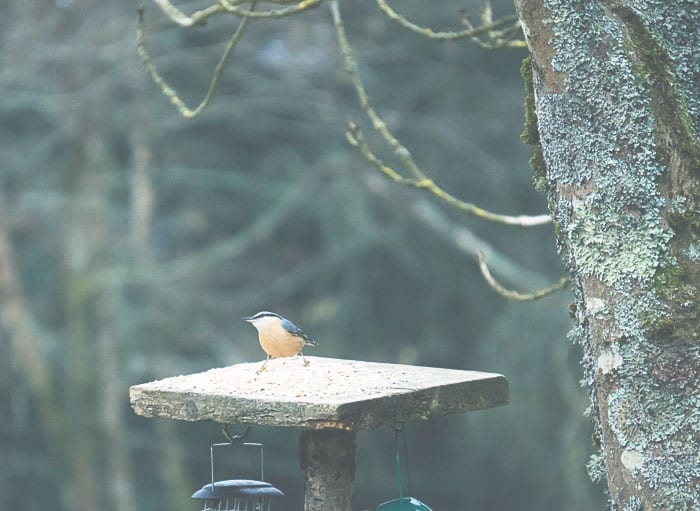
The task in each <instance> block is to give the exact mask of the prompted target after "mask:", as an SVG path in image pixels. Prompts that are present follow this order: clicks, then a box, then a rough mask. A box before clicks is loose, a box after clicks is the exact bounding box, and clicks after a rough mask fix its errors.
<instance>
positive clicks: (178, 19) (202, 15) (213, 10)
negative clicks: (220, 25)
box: [139, 0, 224, 27]
mask: <svg viewBox="0 0 700 511" xmlns="http://www.w3.org/2000/svg"><path fill="white" fill-rule="evenodd" d="M153 1H154V2H155V3H156V4H158V6H159V7H160V8H161V10H162V11H163V13H165V15H166V16H167V17H168V18H170V20H171V21H172V22H173V23H177V24H178V25H180V26H183V27H192V26H195V25H201V24H203V23H205V22H206V20H207V19H208V18H211V17H212V16H214V15H216V14H219V13H222V12H224V9H223V7H221V6H220V5H211V6H209V7H207V8H205V9H202V10H199V11H196V12H194V13H193V14H192V15H191V16H188V15H187V14H185V13H184V12H182V11H181V10H180V9H178V8H177V7H175V6H174V5H173V4H172V3H170V1H169V0H153ZM142 10H143V5H139V13H141V11H142Z"/></svg>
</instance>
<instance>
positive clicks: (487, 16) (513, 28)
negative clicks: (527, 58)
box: [462, 2, 527, 50]
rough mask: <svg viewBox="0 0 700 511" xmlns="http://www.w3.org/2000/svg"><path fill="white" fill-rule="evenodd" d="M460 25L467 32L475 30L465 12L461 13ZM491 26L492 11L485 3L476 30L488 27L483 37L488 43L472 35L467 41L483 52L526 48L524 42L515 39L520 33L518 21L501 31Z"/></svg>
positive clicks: (492, 22)
mask: <svg viewBox="0 0 700 511" xmlns="http://www.w3.org/2000/svg"><path fill="white" fill-rule="evenodd" d="M503 19H505V18H503ZM499 21H501V20H499ZM462 24H463V25H464V26H465V27H467V30H477V28H475V27H474V25H473V24H472V22H471V20H470V19H469V14H468V13H467V12H466V11H462ZM493 25H494V21H493V10H492V9H491V3H490V2H487V4H486V8H485V9H484V11H483V12H482V13H481V26H480V27H478V28H484V27H490V28H488V29H487V30H486V31H485V35H486V37H487V38H488V39H489V41H490V42H487V41H482V40H481V37H479V35H474V36H472V37H470V38H469V39H470V40H471V41H472V42H473V43H474V44H476V45H477V46H480V47H481V48H484V49H485V50H496V49H501V48H526V47H527V43H526V42H525V40H523V39H516V37H517V36H518V35H520V34H521V33H522V29H521V27H520V21H519V20H516V21H515V22H514V23H513V22H512V23H511V24H510V26H506V27H505V28H503V29H501V30H497V29H496V28H495V27H494V26H493Z"/></svg>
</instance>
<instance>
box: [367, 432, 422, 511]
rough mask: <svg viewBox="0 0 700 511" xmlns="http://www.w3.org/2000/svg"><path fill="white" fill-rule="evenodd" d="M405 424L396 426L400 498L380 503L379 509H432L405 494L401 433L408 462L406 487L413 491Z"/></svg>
mask: <svg viewBox="0 0 700 511" xmlns="http://www.w3.org/2000/svg"><path fill="white" fill-rule="evenodd" d="M403 426H404V425H403V424H400V425H397V426H394V447H395V449H396V481H397V483H398V487H399V498H398V499H393V500H389V501H387V502H384V503H383V504H379V506H378V507H377V511H432V509H430V508H429V507H428V506H426V505H425V504H423V503H422V502H421V501H420V500H418V499H414V498H413V497H404V496H403V477H402V476H401V450H400V449H399V435H400V436H401V441H402V443H403V452H404V458H405V464H406V487H407V489H408V491H411V470H410V466H409V464H408V446H407V445H406V437H405V436H404V434H403Z"/></svg>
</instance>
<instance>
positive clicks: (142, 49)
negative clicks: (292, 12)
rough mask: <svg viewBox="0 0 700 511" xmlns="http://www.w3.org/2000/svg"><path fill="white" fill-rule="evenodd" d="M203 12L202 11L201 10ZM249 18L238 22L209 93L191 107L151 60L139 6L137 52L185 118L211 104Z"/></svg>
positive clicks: (251, 5)
mask: <svg viewBox="0 0 700 511" xmlns="http://www.w3.org/2000/svg"><path fill="white" fill-rule="evenodd" d="M156 1H159V2H166V3H167V0H156ZM255 3H256V2H252V3H251V4H250V8H251V10H252V9H254V8H255ZM199 12H201V11H199ZM248 18H249V17H243V18H242V19H241V21H240V23H239V24H238V28H237V29H236V31H235V32H234V33H233V36H232V37H231V39H230V40H229V42H228V44H226V48H224V53H223V54H222V55H221V58H220V59H219V62H218V64H217V65H216V67H215V68H214V73H213V74H212V78H211V82H210V83H209V89H208V90H207V94H206V95H205V96H204V99H202V102H201V103H200V104H199V105H198V106H197V107H196V108H195V109H194V110H192V109H190V108H189V107H188V106H187V103H185V102H184V101H183V100H182V99H181V98H180V96H178V94H177V92H176V91H175V89H173V88H172V87H170V86H169V85H168V84H167V82H166V81H165V79H164V78H163V77H162V76H160V74H159V73H158V70H157V69H156V67H155V65H154V64H153V61H152V60H151V57H150V56H149V55H148V51H147V50H146V46H145V44H144V31H143V26H144V8H143V6H139V9H138V27H137V31H136V48H137V52H138V55H139V58H140V59H141V62H142V63H143V66H144V67H145V68H146V71H147V72H148V74H149V75H150V76H151V78H152V79H153V82H154V83H155V84H156V85H157V86H158V87H159V88H160V90H161V92H162V93H163V94H164V95H165V96H166V97H167V98H168V99H169V100H170V102H171V103H172V104H173V105H175V108H177V110H178V112H180V115H182V116H183V117H185V118H188V119H190V118H192V117H195V116H196V115H198V114H199V113H200V112H201V111H202V110H204V109H205V108H206V107H207V105H208V104H209V101H211V98H212V96H213V95H214V91H215V90H216V85H217V84H218V82H219V78H220V77H221V73H222V72H223V70H224V68H225V67H226V62H227V61H228V59H229V57H230V56H231V54H232V53H233V50H234V48H235V47H236V44H237V43H238V41H239V40H240V38H241V36H242V35H243V32H244V31H245V28H246V25H247V24H248Z"/></svg>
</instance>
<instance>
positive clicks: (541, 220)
mask: <svg viewBox="0 0 700 511" xmlns="http://www.w3.org/2000/svg"><path fill="white" fill-rule="evenodd" d="M345 138H346V139H347V141H348V142H349V143H350V145H352V146H353V147H356V148H357V149H358V150H359V151H360V154H362V156H364V157H365V159H366V160H367V161H368V162H369V163H370V164H372V166H374V167H375V168H376V169H377V170H379V171H380V172H381V173H382V174H384V175H385V176H386V177H388V178H389V179H391V180H392V181H394V182H395V183H399V184H402V185H405V186H409V187H412V188H417V189H419V190H425V191H427V192H429V193H431V194H433V195H434V196H436V197H438V198H440V199H442V200H443V201H444V202H446V203H448V204H449V205H450V206H452V207H454V208H456V209H459V210H461V211H464V212H465V213H468V214H470V215H473V216H476V217H478V218H482V219H484V220H490V221H492V222H497V223H501V224H507V225H517V226H520V227H532V226H535V225H542V224H547V223H550V222H551V221H552V219H551V217H550V216H549V215H535V216H529V215H517V216H510V215H500V214H498V213H492V212H490V211H486V210H485V209H482V208H480V207H478V206H476V205H474V204H471V203H469V202H465V201H463V200H460V199H458V198H456V197H454V196H453V195H451V194H449V193H448V192H446V191H445V190H443V189H442V188H440V187H439V186H438V185H437V184H435V182H434V181H433V180H432V179H429V178H427V177H424V178H423V179H411V178H406V177H404V176H402V175H401V174H399V173H398V172H396V171H395V170H394V169H393V168H391V167H389V166H388V165H386V164H385V163H384V162H383V161H382V160H381V159H380V158H379V157H377V155H375V154H374V152H373V151H372V150H371V149H370V147H369V145H368V144H367V142H365V139H364V136H363V134H362V131H361V130H360V128H359V127H358V126H357V125H356V124H355V123H354V122H350V123H349V124H348V131H346V132H345Z"/></svg>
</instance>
